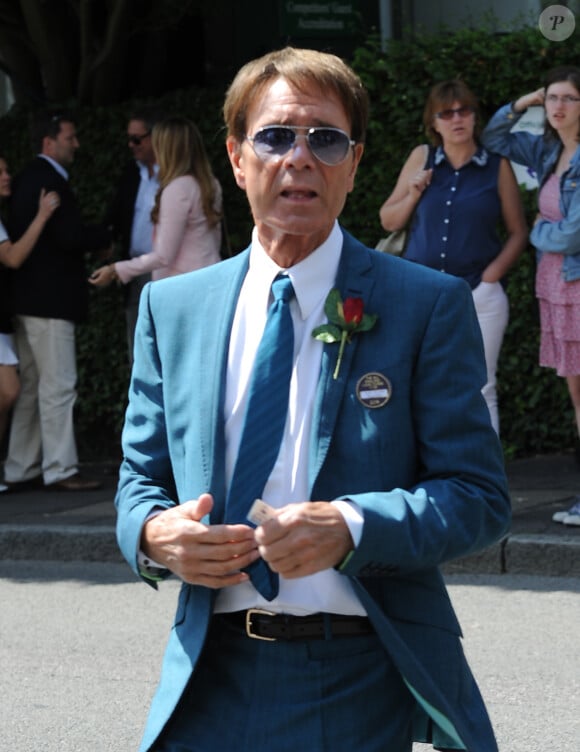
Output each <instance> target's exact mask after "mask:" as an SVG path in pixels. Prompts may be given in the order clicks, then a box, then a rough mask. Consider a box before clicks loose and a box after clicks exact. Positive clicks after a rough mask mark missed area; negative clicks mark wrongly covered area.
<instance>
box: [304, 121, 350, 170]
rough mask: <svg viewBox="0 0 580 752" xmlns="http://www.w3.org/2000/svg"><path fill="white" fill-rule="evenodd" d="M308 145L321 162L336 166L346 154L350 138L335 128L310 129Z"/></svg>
mask: <svg viewBox="0 0 580 752" xmlns="http://www.w3.org/2000/svg"><path fill="white" fill-rule="evenodd" d="M308 145H309V146H310V148H311V150H312V153H313V154H314V156H315V157H316V158H317V159H319V160H320V161H321V162H323V163H324V164H327V165H337V164H339V163H340V162H342V161H343V160H344V158H345V157H346V155H347V154H348V149H349V147H350V138H349V137H348V136H347V134H346V133H344V131H339V130H337V129H336V128H312V129H311V130H310V132H309V133H308Z"/></svg>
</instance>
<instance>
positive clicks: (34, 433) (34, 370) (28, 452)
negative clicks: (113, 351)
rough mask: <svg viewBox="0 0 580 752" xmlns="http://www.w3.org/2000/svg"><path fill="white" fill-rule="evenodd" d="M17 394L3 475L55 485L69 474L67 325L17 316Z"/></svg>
mask: <svg viewBox="0 0 580 752" xmlns="http://www.w3.org/2000/svg"><path fill="white" fill-rule="evenodd" d="M14 338H15V343H16V350H17V352H18V357H19V360H20V381H21V389H20V396H19V397H18V400H17V401H16V404H15V406H14V413H13V416H12V425H11V430H10V441H9V445H8V457H7V459H6V462H5V465H4V477H5V480H6V481H7V482H9V483H18V482H20V481H25V480H31V479H32V478H36V477H38V476H40V475H42V476H43V478H44V482H45V483H54V482H56V481H59V480H64V479H65V478H68V477H70V476H71V475H74V474H75V473H76V472H77V470H78V455H77V448H76V443H75V436H74V427H73V407H74V404H75V400H76V396H77V393H76V383H77V369H76V352H75V328H74V324H73V323H72V322H71V321H64V320H62V319H45V318H39V317H37V316H17V317H16V331H15V335H14Z"/></svg>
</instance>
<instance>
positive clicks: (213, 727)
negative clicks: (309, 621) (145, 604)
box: [153, 617, 415, 752]
mask: <svg viewBox="0 0 580 752" xmlns="http://www.w3.org/2000/svg"><path fill="white" fill-rule="evenodd" d="M414 707H415V704H414V700H413V698H412V697H411V695H410V693H409V691H408V690H407V688H406V687H405V685H404V684H403V682H402V680H401V677H400V675H399V673H398V672H397V671H396V669H395V668H394V667H393V665H392V663H391V661H390V659H389V657H388V655H387V654H386V652H385V650H384V648H383V646H382V645H381V643H380V641H379V639H378V638H377V637H376V636H375V635H368V636H367V635H365V636H362V637H342V638H334V639H330V640H312V641H304V642H283V641H278V642H265V641H262V640H254V639H251V638H248V637H247V636H245V634H242V633H241V632H239V631H238V630H237V629H236V628H235V627H233V626H231V625H230V624H228V623H226V622H224V621H223V620H221V619H220V618H219V617H216V618H214V622H213V624H212V627H211V629H210V634H209V636H208V640H207V642H206V645H205V647H204V652H203V655H202V657H201V659H200V661H199V664H198V666H197V668H196V670H195V672H194V674H193V676H192V679H191V681H190V683H189V685H188V688H187V690H186V692H185V693H184V695H183V697H182V699H181V701H180V703H179V705H178V707H177V709H176V711H175V713H174V714H173V716H172V717H171V719H170V721H169V723H168V724H167V726H166V727H165V729H164V731H163V733H162V735H161V737H160V738H159V740H158V741H157V743H156V744H155V746H154V747H153V750H154V752H215V751H216V750H220V752H271V751H272V750H276V752H296V751H297V750H300V749H308V750H312V752H342V751H343V750H344V751H346V750H357V752H411V749H412V739H411V736H412V734H411V721H412V716H413V711H414Z"/></svg>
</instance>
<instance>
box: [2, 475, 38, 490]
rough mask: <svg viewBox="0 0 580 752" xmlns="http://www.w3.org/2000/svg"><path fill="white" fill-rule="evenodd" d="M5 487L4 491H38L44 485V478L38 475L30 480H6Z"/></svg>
mask: <svg viewBox="0 0 580 752" xmlns="http://www.w3.org/2000/svg"><path fill="white" fill-rule="evenodd" d="M3 486H4V487H5V488H4V490H3V491H2V493H10V494H13V493H21V492H24V491H36V490H38V489H39V488H43V487H44V483H43V480H42V475H38V476H37V477H36V478H31V479H30V480H20V481H18V482H17V483H7V482H5V483H4V484H3Z"/></svg>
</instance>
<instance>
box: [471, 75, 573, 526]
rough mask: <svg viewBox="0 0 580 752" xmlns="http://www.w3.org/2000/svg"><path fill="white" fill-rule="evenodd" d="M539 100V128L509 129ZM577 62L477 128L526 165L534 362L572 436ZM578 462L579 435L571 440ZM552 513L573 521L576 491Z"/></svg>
mask: <svg viewBox="0 0 580 752" xmlns="http://www.w3.org/2000/svg"><path fill="white" fill-rule="evenodd" d="M534 105H543V106H544V107H545V110H546V124H545V128H544V134H543V135H533V134H531V133H527V132H524V131H520V132H516V133H512V132H511V129H512V128H513V126H514V125H515V123H516V122H517V120H518V119H519V118H520V117H521V115H523V113H524V112H525V111H526V109H527V108H528V107H531V106H534ZM579 141H580V69H579V68H576V67H573V66H565V67H561V68H556V69H554V70H552V71H550V72H549V73H548V74H547V77H546V81H545V86H544V87H542V88H541V89H538V90H537V91H533V92H531V93H529V94H525V95H524V96H521V97H520V98H519V99H516V101H515V102H513V103H512V104H508V105H505V106H504V107H502V108H501V109H500V110H498V111H497V112H496V113H495V115H494V116H493V117H492V119H491V120H490V122H489V124H488V126H487V127H486V129H485V130H484V132H483V142H484V143H485V145H486V146H487V147H488V148H489V149H493V150H494V151H497V152H499V153H500V154H503V155H504V156H506V157H509V159H512V160H513V161H515V162H518V163H519V164H523V165H527V166H529V167H530V168H531V169H533V170H534V171H535V172H536V174H537V177H538V181H539V184H540V189H539V193H538V210H539V211H538V215H537V218H536V221H535V223H534V227H533V229H532V232H531V233H530V241H531V243H532V244H533V245H534V246H535V248H536V250H537V261H538V266H537V272H536V296H537V298H538V301H539V306H540V322H541V341H540V365H541V366H547V367H549V368H555V369H556V371H557V373H558V375H559V376H562V377H564V378H565V379H566V382H567V384H568V391H569V393H570V398H571V400H572V404H573V406H574V411H575V416H576V425H577V429H578V433H579V435H580V148H579ZM576 457H577V459H578V460H579V461H580V442H579V443H578V444H577V447H576ZM553 519H554V520H555V521H556V522H563V523H564V524H566V525H580V496H577V497H576V498H575V499H574V504H573V505H572V507H571V508H570V509H568V510H566V511H562V512H556V514H554V516H553Z"/></svg>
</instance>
